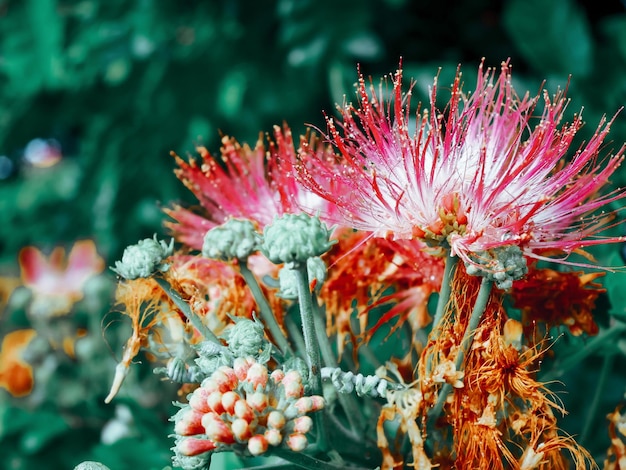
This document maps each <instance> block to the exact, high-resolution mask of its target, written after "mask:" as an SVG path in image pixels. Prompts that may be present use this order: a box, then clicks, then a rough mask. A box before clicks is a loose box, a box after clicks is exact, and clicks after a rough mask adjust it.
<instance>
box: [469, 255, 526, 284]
mask: <svg viewBox="0 0 626 470" xmlns="http://www.w3.org/2000/svg"><path fill="white" fill-rule="evenodd" d="M473 258H474V261H475V263H465V268H466V269H467V273H468V274H470V275H472V276H483V277H485V278H487V279H489V280H490V281H493V282H495V284H496V286H497V287H498V288H499V289H503V290H508V289H510V288H511V287H513V281H517V280H518V279H522V278H523V277H524V276H525V275H526V273H527V272H528V267H527V265H526V258H525V257H524V253H523V252H522V250H521V249H520V248H519V247H518V246H517V245H507V246H502V247H498V248H494V249H493V250H489V251H481V252H479V253H476V254H475V255H474V256H473Z"/></svg>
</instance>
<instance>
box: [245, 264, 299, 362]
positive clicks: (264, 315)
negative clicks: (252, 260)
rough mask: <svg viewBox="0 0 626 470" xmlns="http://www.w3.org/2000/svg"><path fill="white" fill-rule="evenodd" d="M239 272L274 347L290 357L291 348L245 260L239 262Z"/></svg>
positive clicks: (291, 353)
mask: <svg viewBox="0 0 626 470" xmlns="http://www.w3.org/2000/svg"><path fill="white" fill-rule="evenodd" d="M239 272H240V273H241V275H242V276H243V278H244V280H245V281H246V284H248V287H249V288H250V291H251V292H252V295H253V296H254V300H256V303H257V305H258V306H259V313H260V315H261V320H263V323H265V326H266V327H267V329H268V330H269V331H270V335H272V339H273V340H274V342H275V343H276V346H277V347H278V349H279V350H280V352H281V353H282V354H283V355H285V354H287V355H291V356H292V355H293V351H292V349H291V346H290V345H289V342H288V341H287V338H285V335H284V334H283V331H282V330H281V329H280V325H279V324H278V322H277V321H276V318H275V317H274V314H273V313H272V309H271V307H270V304H269V302H268V301H267V299H266V298H265V295H264V294H263V291H262V290H261V287H260V286H259V283H258V282H257V280H256V277H255V276H254V274H252V271H250V268H249V267H248V263H247V262H246V261H245V260H240V261H239Z"/></svg>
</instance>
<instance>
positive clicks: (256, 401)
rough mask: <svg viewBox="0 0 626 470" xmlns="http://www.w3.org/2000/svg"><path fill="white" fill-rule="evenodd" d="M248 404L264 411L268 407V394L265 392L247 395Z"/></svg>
mask: <svg viewBox="0 0 626 470" xmlns="http://www.w3.org/2000/svg"><path fill="white" fill-rule="evenodd" d="M246 401H247V402H248V404H249V405H250V406H251V407H252V408H253V409H254V410H256V411H259V412H261V411H263V410H265V408H267V394H265V393H263V392H255V393H251V394H250V395H248V396H247V397H246Z"/></svg>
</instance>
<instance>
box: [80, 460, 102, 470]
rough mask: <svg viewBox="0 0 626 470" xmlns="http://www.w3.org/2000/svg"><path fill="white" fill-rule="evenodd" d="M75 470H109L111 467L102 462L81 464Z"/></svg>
mask: <svg viewBox="0 0 626 470" xmlns="http://www.w3.org/2000/svg"><path fill="white" fill-rule="evenodd" d="M74 470H109V467H107V466H106V465H104V464H103V463H100V462H90V461H85V462H81V463H79V464H78V465H76V466H75V467H74Z"/></svg>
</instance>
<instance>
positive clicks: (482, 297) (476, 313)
mask: <svg viewBox="0 0 626 470" xmlns="http://www.w3.org/2000/svg"><path fill="white" fill-rule="evenodd" d="M492 286H493V282H492V281H490V280H488V279H487V278H485V277H483V279H482V281H481V283H480V290H479V291H478V296H477V297H476V303H475V304H474V309H473V310H472V314H471V316H470V319H469V322H468V324H467V328H466V329H465V333H464V334H463V339H462V340H461V345H460V346H459V352H458V353H457V356H456V361H455V362H454V365H455V370H457V371H458V370H461V367H462V366H463V360H464V359H465V353H466V352H467V351H468V350H469V348H470V347H471V345H472V342H473V341H474V333H476V328H478V324H479V323H480V320H481V318H482V317H483V313H485V308H487V303H488V302H489V295H490V294H491V287H492ZM451 390H452V385H450V384H449V383H447V382H446V383H445V384H444V385H443V387H441V391H440V392H439V396H438V397H437V403H436V404H435V406H434V407H433V409H432V410H431V411H430V413H429V414H428V417H429V419H430V420H432V421H435V420H436V419H437V418H439V415H440V414H441V411H442V410H443V405H444V404H445V402H446V398H447V397H448V394H449V393H450V391H451Z"/></svg>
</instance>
